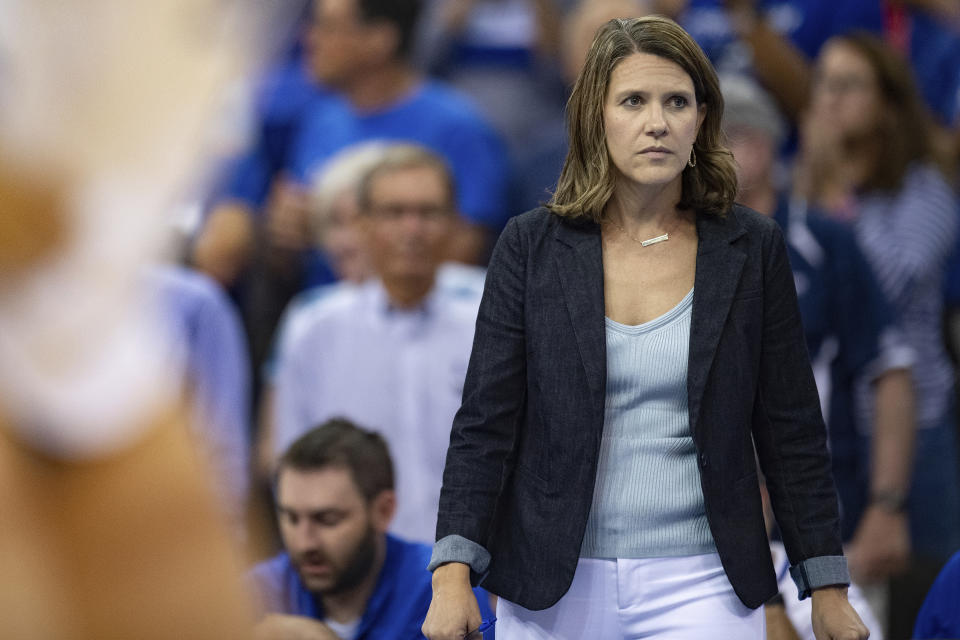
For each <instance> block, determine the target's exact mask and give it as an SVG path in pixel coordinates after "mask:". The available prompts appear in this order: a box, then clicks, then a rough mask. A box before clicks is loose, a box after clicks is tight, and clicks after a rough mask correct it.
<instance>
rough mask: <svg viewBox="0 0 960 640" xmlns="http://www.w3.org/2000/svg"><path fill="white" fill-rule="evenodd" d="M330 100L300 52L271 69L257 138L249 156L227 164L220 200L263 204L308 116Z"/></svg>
mask: <svg viewBox="0 0 960 640" xmlns="http://www.w3.org/2000/svg"><path fill="white" fill-rule="evenodd" d="M331 95H332V94H331V92H330V91H329V90H328V89H325V88H323V87H322V86H320V85H319V84H317V82H315V81H314V80H313V79H312V78H311V77H310V72H309V71H308V69H307V65H306V61H305V60H304V59H303V56H302V55H301V54H300V53H299V52H295V53H294V54H292V55H291V56H290V57H289V58H288V59H287V60H285V61H283V62H282V63H281V64H278V65H277V66H276V67H274V68H273V69H271V70H270V71H269V72H268V73H267V74H266V75H265V76H264V79H263V81H262V84H261V86H260V87H259V90H258V92H257V102H256V114H257V123H256V129H255V131H254V135H255V139H254V140H253V143H252V145H251V146H250V148H249V149H248V150H247V151H246V152H245V153H243V154H241V155H240V156H238V157H237V158H234V159H233V160H232V161H230V162H229V163H228V166H227V168H226V169H225V173H226V176H227V177H226V180H225V182H224V184H223V186H222V192H221V193H219V194H217V197H218V198H230V199H236V200H241V201H243V202H249V203H251V204H255V205H259V204H260V203H262V202H263V201H264V200H265V199H266V197H267V192H268V191H269V188H270V185H271V183H272V182H273V178H274V176H276V175H277V174H278V173H280V172H282V171H283V170H284V169H285V167H286V164H287V158H288V157H289V155H290V149H291V148H292V146H293V143H294V141H295V139H296V134H297V131H298V130H299V128H300V122H301V120H302V118H303V115H304V113H305V112H306V111H307V110H308V108H309V107H310V106H311V105H312V104H313V103H314V102H322V101H324V100H326V99H327V98H329V97H330V96H331Z"/></svg>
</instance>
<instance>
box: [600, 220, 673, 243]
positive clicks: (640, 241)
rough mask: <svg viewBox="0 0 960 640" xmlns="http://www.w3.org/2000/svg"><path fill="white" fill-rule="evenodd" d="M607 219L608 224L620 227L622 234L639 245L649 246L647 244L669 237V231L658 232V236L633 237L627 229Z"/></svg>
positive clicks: (665, 239)
mask: <svg viewBox="0 0 960 640" xmlns="http://www.w3.org/2000/svg"><path fill="white" fill-rule="evenodd" d="M608 221H609V222H610V224H612V225H613V226H615V227H616V228H617V229H620V231H622V232H623V235H625V236H627V237H628V238H630V239H631V240H633V241H634V242H637V243H639V244H640V246H641V247H649V246H650V245H652V244H657V243H658V242H666V241H667V240H669V239H670V234H669V233H662V234H660V235H659V236H654V237H652V238H647V239H646V240H640V239H639V238H634V237H633V236H632V235H630V232H629V231H627V230H626V229H624V228H623V227H622V226H621V225H619V224H617V223H616V222H615V221H613V220H610V219H609V218H608Z"/></svg>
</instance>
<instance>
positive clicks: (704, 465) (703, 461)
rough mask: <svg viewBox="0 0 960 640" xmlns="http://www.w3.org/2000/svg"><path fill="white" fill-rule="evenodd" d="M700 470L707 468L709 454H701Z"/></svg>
mask: <svg viewBox="0 0 960 640" xmlns="http://www.w3.org/2000/svg"><path fill="white" fill-rule="evenodd" d="M700 468H701V469H706V468H707V454H705V453H701V454H700Z"/></svg>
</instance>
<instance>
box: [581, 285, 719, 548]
mask: <svg viewBox="0 0 960 640" xmlns="http://www.w3.org/2000/svg"><path fill="white" fill-rule="evenodd" d="M692 308H693V291H692V290H691V291H690V292H689V293H688V294H687V295H686V296H685V297H684V298H683V300H681V301H680V303H679V304H677V306H676V307H674V308H673V309H671V310H670V311H668V312H667V313H665V314H664V315H662V316H660V317H659V318H656V319H655V320H651V321H650V322H646V323H644V324H641V325H635V326H629V325H623V324H620V323H618V322H614V321H613V320H611V319H609V318H607V321H606V336H607V388H606V412H605V415H604V424H603V438H602V444H601V448H600V461H599V468H598V470H597V482H596V487H595V489H594V495H593V504H592V507H591V510H590V517H589V519H588V521H587V529H586V534H585V536H584V540H583V545H582V546H581V550H580V555H581V557H585V558H652V557H663V556H682V555H696V554H701V553H715V552H716V546H715V545H714V542H713V536H712V535H711V534H710V527H709V525H708V524H707V515H706V510H705V507H704V503H703V492H702V490H701V489H700V471H699V468H698V467H697V453H696V449H695V447H694V444H693V437H692V436H691V434H690V420H689V413H688V408H687V358H688V354H689V347H690V316H691V311H692Z"/></svg>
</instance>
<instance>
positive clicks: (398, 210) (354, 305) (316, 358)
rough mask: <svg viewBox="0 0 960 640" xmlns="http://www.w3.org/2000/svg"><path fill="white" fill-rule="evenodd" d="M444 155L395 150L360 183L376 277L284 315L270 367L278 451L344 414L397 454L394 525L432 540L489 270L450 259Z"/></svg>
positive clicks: (451, 192) (273, 443) (451, 224)
mask: <svg viewBox="0 0 960 640" xmlns="http://www.w3.org/2000/svg"><path fill="white" fill-rule="evenodd" d="M455 201H456V193H455V186H454V182H453V178H452V176H451V174H450V171H449V170H448V168H447V166H446V163H445V162H444V161H443V160H442V159H441V158H439V157H438V156H436V155H435V154H433V153H432V152H430V151H427V150H426V149H423V148H421V147H416V146H412V145H397V146H392V147H389V148H387V150H386V151H385V152H384V155H383V157H382V159H381V160H380V161H379V162H378V163H377V164H375V165H374V166H373V168H372V169H370V170H369V172H368V173H367V174H366V175H365V178H364V179H363V180H361V182H360V187H359V193H358V202H359V203H360V220H359V225H360V229H361V233H362V236H363V239H364V245H365V247H366V250H367V251H368V252H369V255H370V260H371V263H372V265H373V270H374V277H373V278H370V279H369V280H368V281H367V282H365V283H363V284H361V285H346V284H343V285H336V286H335V287H334V290H333V291H332V292H328V293H326V294H325V295H324V296H322V297H321V298H319V299H316V300H315V301H314V302H313V303H310V304H305V305H301V306H300V307H298V308H296V309H294V310H293V311H292V312H290V313H288V314H287V316H288V317H287V320H286V321H285V323H284V328H283V329H282V333H281V336H280V340H279V345H278V349H277V355H276V362H275V369H274V374H273V384H274V401H273V410H272V421H271V430H272V438H270V441H269V442H267V444H266V445H265V446H268V447H269V448H270V450H271V451H272V452H273V453H274V455H275V456H276V455H277V454H278V453H279V452H281V451H283V450H284V449H285V448H286V447H287V446H288V445H289V444H290V443H291V442H292V441H293V440H294V439H296V438H297V437H298V436H299V435H300V434H302V433H304V432H305V431H307V430H308V429H309V428H311V427H312V426H313V425H315V424H317V423H319V422H322V421H324V420H326V419H328V418H330V417H334V416H344V417H347V418H350V419H351V420H355V421H357V422H360V423H362V424H365V425H369V426H370V427H371V428H373V429H374V430H376V431H379V432H380V433H382V434H383V436H384V437H385V439H386V440H387V442H388V444H389V445H390V448H391V450H392V451H393V452H394V458H395V460H396V472H397V495H398V508H397V515H396V518H395V520H394V522H393V526H392V528H391V531H392V532H393V533H396V534H399V535H400V536H402V537H405V538H408V539H411V540H417V541H423V542H432V540H433V537H434V528H435V523H436V511H437V504H438V501H439V496H440V485H441V475H442V472H443V466H444V460H445V457H446V450H447V444H448V442H449V438H450V435H449V434H450V425H451V424H452V421H453V416H454V414H455V413H456V411H457V409H458V407H459V405H460V396H461V392H462V389H463V379H464V376H465V375H466V368H467V361H468V359H469V357H470V348H471V345H472V342H473V329H474V323H475V321H476V314H477V307H478V305H479V301H480V293H481V291H482V275H481V274H478V273H477V272H476V271H472V270H469V268H466V267H462V266H451V265H444V266H441V261H442V256H443V255H444V250H445V248H446V244H447V243H448V242H449V240H450V238H451V235H452V232H453V230H454V229H455V228H456V225H457V224H458V214H457V211H456V207H455V205H454V202H455Z"/></svg>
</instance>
